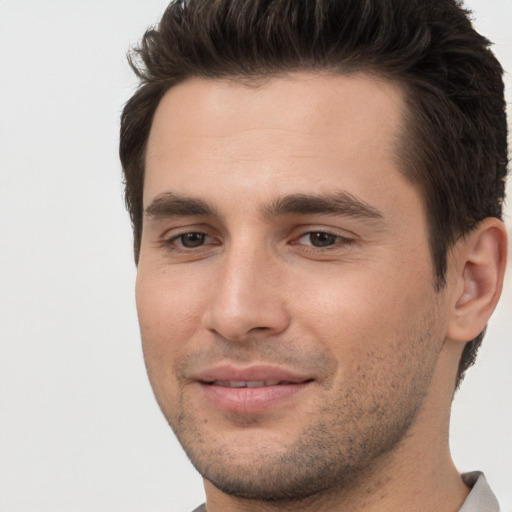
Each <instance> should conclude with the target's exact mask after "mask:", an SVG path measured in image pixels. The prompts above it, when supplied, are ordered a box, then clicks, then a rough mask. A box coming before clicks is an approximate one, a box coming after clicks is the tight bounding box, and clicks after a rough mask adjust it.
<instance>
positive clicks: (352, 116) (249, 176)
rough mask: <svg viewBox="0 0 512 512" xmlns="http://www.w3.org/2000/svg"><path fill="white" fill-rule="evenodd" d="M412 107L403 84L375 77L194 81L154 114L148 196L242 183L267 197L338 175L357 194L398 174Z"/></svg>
mask: <svg viewBox="0 0 512 512" xmlns="http://www.w3.org/2000/svg"><path fill="white" fill-rule="evenodd" d="M403 108H404V99H403V93H402V90H401V89H400V87H399V86H398V85H396V84H394V83H392V82H390V81H387V80H385V79H382V78H378V77H375V76H371V75H363V74H351V75H331V74H318V73H293V74H289V75H286V76H279V77H270V78H266V79H261V80H258V81H254V82H251V83H248V82H240V81H236V80H210V79H200V78H193V79H189V80H187V81H185V82H183V83H181V84H179V85H177V86H175V87H173V88H171V89H170V90H169V91H168V92H167V93H166V95H165V96H164V98H163V99H162V101H161V103H160V104H159V106H158V108H157V111H156V113H155V116H154V120H153V125H152V129H151V133H150V137H149V141H148V148H147V153H146V181H145V188H144V202H145V203H146V204H147V202H148V201H149V200H150V199H151V198H152V197H154V196H155V195H157V194H158V193H161V192H162V191H164V190H163V189H166V188H168V189H170V190H175V189H178V192H180V193H185V194H188V195H196V194H199V195H205V194H206V195H208V194H211V193H212V191H214V190H216V189H218V188H220V187H226V185H230V184H233V183H237V184H238V186H239V187H242V188H243V187H244V185H246V186H247V189H248V190H249V189H250V190H252V191H253V193H255V194H261V195H264V196H268V195H271V194H272V193H282V194H284V193H294V192H298V193H300V192H303V189H304V188H307V187H308V186H314V187H317V188H322V187H323V188H324V189H329V188H330V187H332V180H333V179H334V180H337V181H338V182H339V186H340V188H343V189H347V190H349V192H350V193H354V194H360V193H361V192H362V191H361V190H358V189H360V188H361V187H362V186H364V184H365V183H368V182H373V183H374V184H377V188H379V187H378V183H379V182H380V181H383V178H385V181H388V182H389V180H390V179H391V180H392V179H395V178H396V176H395V175H396V174H397V171H396V168H397V167H398V165H397V162H396V160H397V159H396V147H397V145H398V144H397V141H398V137H399V136H400V134H401V132H402V129H401V124H402V118H403V115H402V111H403ZM390 173H392V174H393V175H392V176H391V175H390ZM262 180H263V181H262ZM265 183H266V186H263V185H264V184H265ZM260 184H261V186H259V185H260ZM293 185H295V188H296V189H297V190H292V189H293ZM280 189H283V190H280ZM321 191H322V192H326V191H328V190H321ZM376 193H378V191H376Z"/></svg>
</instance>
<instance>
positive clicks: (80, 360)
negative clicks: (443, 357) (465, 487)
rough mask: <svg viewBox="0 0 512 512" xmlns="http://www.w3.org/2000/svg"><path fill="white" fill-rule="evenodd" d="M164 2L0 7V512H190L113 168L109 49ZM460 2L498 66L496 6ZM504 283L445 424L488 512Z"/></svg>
mask: <svg viewBox="0 0 512 512" xmlns="http://www.w3.org/2000/svg"><path fill="white" fill-rule="evenodd" d="M165 5H166V1H165V0H104V1H100V0H88V1H87V0H0V512H116V511H119V512H132V511H133V512H135V511H138V512H140V511H144V512H152V511H155V512H160V511H168V512H189V511H190V510H192V509H193V508H194V507H195V506H196V505H197V504H199V503H200V502H201V501H202V500H203V496H204V495H203V490H202V483H201V481H200V478H199V477H198V476H197V475H196V473H195V471H194V470H193V468H192V467H191V466H190V464H189V463H188V462H187V460H186V457H185V456H184V455H183V453H182V451H181V448H180V447H179V446H178V444H177V442H176V441H175V440H174V437H173V435H172V434H171V432H170V430H169V428H168V426H167V425H166V423H165V421H164V420H163V418H162V417H161V414H160V412H159V410H158V409H157V406H156V404H155V402H154V399H153V396H152V393H151V390H150V388H149V385H148V383H147V380H146V375H145V370H144V367H143V362H142V354H141V349H140V343H139V334H138V326H137V321H136V312H135V306H134V293H133V285H134V277H135V267H134V264H133V261H132V250H131V232H130V225H129V221H128V216H127V214H126V213H125V211H124V207H123V202H122V189H121V185H120V182H121V171H120V166H119V163H118V159H117V141H118V122H119V115H120V111H121V108H122V105H123V103H124V102H125V101H126V100H127V99H128V97H129V95H130V93H131V92H132V90H133V87H134V85H135V79H134V77H133V76H132V74H131V71H130V70H129V68H128V65H127V63H126V59H125V52H126V50H127V49H128V47H129V45H130V44H133V43H135V42H136V41H137V40H138V39H139V37H140V36H141V35H142V33H143V31H144V30H145V28H146V27H147V26H148V25H149V24H153V23H155V22H157V20H158V19H159V16H160V15H161V13H162V12H163V10H164V8H165ZM468 6H470V7H471V8H473V9H474V10H475V16H476V18H477V26H478V27H479V29H480V30H481V31H482V32H483V33H485V34H486V35H487V36H488V37H490V38H491V39H492V40H494V41H495V43H496V46H495V51H496V53H497V54H498V55H499V57H500V58H501V60H502V62H503V63H504V65H505V67H506V69H509V70H512V35H511V31H510V24H511V22H512V0H472V1H469V2H468ZM507 80H508V83H509V86H508V87H509V100H510V92H511V90H512V87H511V81H510V76H509V77H507ZM510 211H511V209H510V207H509V208H508V212H509V216H510ZM508 222H509V227H510V219H509V221H508ZM511 274H512V272H509V274H508V280H507V287H506V290H505V297H504V300H503V302H502V303H501V305H500V307H499V309H498V311H497V313H496V315H495V317H494V318H493V320H492V322H491V327H490V330H489V334H488V336H487V339H486V341H485V346H484V348H483V349H482V351H481V354H480V357H479V362H478V365H477V367H476V368H474V369H473V370H471V371H470V373H469V375H468V377H467V380H466V382H465V384H464V386H463V388H462V390H461V392H460V393H459V394H458V396H457V398H456V401H455V406H454V419H453V425H452V446H453V452H454V457H455V460H456V462H457V464H458V465H459V467H460V468H461V470H472V469H483V470H484V471H485V472H486V473H487V476H488V479H489V480H490V482H491V484H492V485H493V487H494V489H495V491H496V492H497V494H498V495H499V498H500V500H501V502H502V505H503V510H504V512H512V471H511V470H512V401H511V399H510V395H511V391H512V371H511V369H510V368H511V367H512V343H510V339H511V335H512V320H511V317H512V279H511Z"/></svg>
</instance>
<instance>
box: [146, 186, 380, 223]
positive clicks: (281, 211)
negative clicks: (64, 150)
mask: <svg viewBox="0 0 512 512" xmlns="http://www.w3.org/2000/svg"><path fill="white" fill-rule="evenodd" d="M264 211H265V212H266V213H267V214H268V215H271V216H273V217H278V216H282V215H291V214H295V215H308V214H324V215H339V216H345V217H355V218H363V219H374V220H382V219H383V215H382V213H381V212H379V210H377V209H376V208H374V207H373V206H370V205H369V204H368V203H366V202H365V201H362V200H361V199H357V198H356V197H355V196H353V195H352V194H349V193H348V192H338V193H334V194H321V195H309V194H290V195H287V196H284V197H279V198H277V199H274V200H273V201H271V202H270V203H269V204H268V205H267V206H266V207H265V208H264ZM144 212H145V215H146V216H147V217H151V218H154V219H163V218H168V217H187V216H200V217H212V216H217V217H218V216H219V215H218V213H217V211H216V209H215V208H214V207H213V206H212V205H211V204H210V203H208V202H207V201H205V200H203V199H199V198H196V197H187V196H181V195H178V194H175V193H173V192H165V193H163V194H159V195H158V196H156V197H155V198H154V199H153V200H152V201H151V203H150V204H149V205H148V206H147V207H146V208H145V210H144Z"/></svg>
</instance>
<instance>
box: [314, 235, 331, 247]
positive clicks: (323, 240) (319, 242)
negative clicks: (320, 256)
mask: <svg viewBox="0 0 512 512" xmlns="http://www.w3.org/2000/svg"><path fill="white" fill-rule="evenodd" d="M310 237H311V243H312V245H314V246H315V247H327V246H328V245H332V244H334V243H335V242H336V237H335V236H334V235H330V234H329V233H320V232H319V233H311V235H310Z"/></svg>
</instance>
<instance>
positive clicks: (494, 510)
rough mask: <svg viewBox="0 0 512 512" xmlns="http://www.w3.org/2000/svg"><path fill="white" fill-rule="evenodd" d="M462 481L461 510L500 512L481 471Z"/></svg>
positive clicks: (198, 510) (202, 509)
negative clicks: (464, 489) (466, 491)
mask: <svg viewBox="0 0 512 512" xmlns="http://www.w3.org/2000/svg"><path fill="white" fill-rule="evenodd" d="M462 481H463V482H464V483H465V484H466V485H467V486H468V487H471V492H470V493H469V495H468V497H467V498H466V501H465V502H464V504H463V505H462V508H461V509H460V510H459V512H500V506H499V504H498V500H497V499H496V496H494V494H493V492H492V491H491V488H490V487H489V484H488V483H487V480H486V479H485V476H484V474H483V473H481V472H480V471H473V472H472V473H465V474H463V475H462ZM194 512H207V511H206V507H205V506H204V505H201V506H200V507H198V508H196V509H195V510H194Z"/></svg>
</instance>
